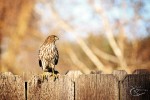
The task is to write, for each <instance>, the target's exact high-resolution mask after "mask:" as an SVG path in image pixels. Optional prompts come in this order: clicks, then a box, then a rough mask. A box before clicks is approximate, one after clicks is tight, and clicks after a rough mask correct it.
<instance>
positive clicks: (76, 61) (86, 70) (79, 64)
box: [67, 47, 90, 74]
mask: <svg viewBox="0 0 150 100" xmlns="http://www.w3.org/2000/svg"><path fill="white" fill-rule="evenodd" d="M67 50H68V54H69V56H70V58H71V60H72V62H73V63H74V64H75V65H76V66H77V67H78V68H79V69H80V70H82V71H83V73H86V74H88V73H90V69H89V68H88V67H87V66H86V65H85V64H84V63H83V62H81V61H80V60H79V59H78V57H77V55H75V53H74V51H73V50H72V49H71V47H67Z"/></svg>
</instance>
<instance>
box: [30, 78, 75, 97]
mask: <svg viewBox="0 0 150 100" xmlns="http://www.w3.org/2000/svg"><path fill="white" fill-rule="evenodd" d="M27 93H28V97H27V98H28V100H74V83H73V82H72V81H71V80H70V79H69V78H68V77H67V76H60V77H59V79H57V80H56V81H54V78H51V77H49V78H48V80H44V82H43V81H41V78H40V76H34V78H33V79H32V80H30V81H29V82H28V92H27Z"/></svg>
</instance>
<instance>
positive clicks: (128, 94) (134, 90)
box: [120, 74, 150, 100]
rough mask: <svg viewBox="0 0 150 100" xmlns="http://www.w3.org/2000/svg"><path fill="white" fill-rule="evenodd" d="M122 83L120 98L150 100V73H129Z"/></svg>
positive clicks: (124, 99)
mask: <svg viewBox="0 0 150 100" xmlns="http://www.w3.org/2000/svg"><path fill="white" fill-rule="evenodd" d="M120 84H121V87H120V100H150V74H149V75H148V74H145V75H138V74H137V75H136V74H135V75H133V74H132V75H128V76H126V78H125V79H124V80H123V81H122V82H121V83H120Z"/></svg>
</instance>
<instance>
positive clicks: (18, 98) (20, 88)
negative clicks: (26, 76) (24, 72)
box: [0, 72, 25, 100]
mask: <svg viewBox="0 0 150 100" xmlns="http://www.w3.org/2000/svg"><path fill="white" fill-rule="evenodd" d="M0 100H25V83H24V81H23V79H22V78H21V77H20V76H17V75H13V74H12V73H10V72H5V73H0Z"/></svg>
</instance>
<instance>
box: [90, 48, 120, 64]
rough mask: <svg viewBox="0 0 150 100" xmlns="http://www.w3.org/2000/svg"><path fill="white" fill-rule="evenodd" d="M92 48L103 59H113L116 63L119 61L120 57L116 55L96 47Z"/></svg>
mask: <svg viewBox="0 0 150 100" xmlns="http://www.w3.org/2000/svg"><path fill="white" fill-rule="evenodd" d="M92 49H93V51H94V53H95V54H96V55H98V56H99V57H101V58H102V59H105V60H108V61H111V62H114V63H118V59H117V58H116V57H115V56H112V55H110V54H108V53H105V52H103V51H101V50H100V49H98V48H96V47H92Z"/></svg>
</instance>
